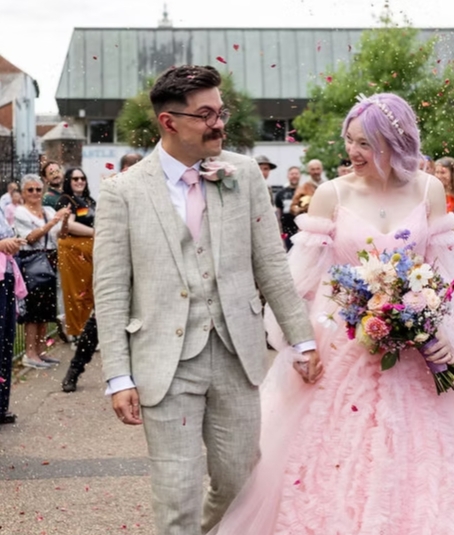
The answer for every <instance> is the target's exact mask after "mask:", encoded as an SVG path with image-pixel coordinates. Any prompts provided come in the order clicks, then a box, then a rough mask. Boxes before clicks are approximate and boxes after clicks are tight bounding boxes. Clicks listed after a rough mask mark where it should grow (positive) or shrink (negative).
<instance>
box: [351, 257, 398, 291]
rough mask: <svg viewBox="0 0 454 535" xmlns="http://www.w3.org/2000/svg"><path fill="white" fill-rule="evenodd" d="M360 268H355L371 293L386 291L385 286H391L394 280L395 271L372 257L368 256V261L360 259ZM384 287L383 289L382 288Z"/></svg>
mask: <svg viewBox="0 0 454 535" xmlns="http://www.w3.org/2000/svg"><path fill="white" fill-rule="evenodd" d="M360 262H361V266H358V267H357V268H356V270H357V272H358V273H359V275H360V277H362V278H363V279H364V280H365V282H367V284H368V285H369V289H370V291H371V292H372V293H377V292H379V291H380V290H381V291H386V286H389V285H391V284H392V283H393V282H394V281H395V280H396V270H395V268H394V266H393V265H392V264H390V263H383V262H382V261H381V260H380V259H379V258H377V257H376V256H374V255H369V259H368V260H366V259H365V258H360ZM384 287H385V288H384Z"/></svg>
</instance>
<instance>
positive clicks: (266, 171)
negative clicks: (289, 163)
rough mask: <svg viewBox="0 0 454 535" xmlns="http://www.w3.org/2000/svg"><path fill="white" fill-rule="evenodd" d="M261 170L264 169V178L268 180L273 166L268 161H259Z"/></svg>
mask: <svg viewBox="0 0 454 535" xmlns="http://www.w3.org/2000/svg"><path fill="white" fill-rule="evenodd" d="M259 167H260V170H261V171H262V175H263V178H264V179H265V180H266V179H267V178H268V177H269V175H270V171H271V167H270V166H269V164H267V163H259Z"/></svg>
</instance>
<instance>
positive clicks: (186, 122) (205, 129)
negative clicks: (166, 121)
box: [170, 87, 224, 162]
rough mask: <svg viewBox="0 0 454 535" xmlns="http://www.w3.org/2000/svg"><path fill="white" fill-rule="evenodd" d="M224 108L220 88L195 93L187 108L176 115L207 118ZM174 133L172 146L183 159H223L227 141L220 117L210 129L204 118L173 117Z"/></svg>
mask: <svg viewBox="0 0 454 535" xmlns="http://www.w3.org/2000/svg"><path fill="white" fill-rule="evenodd" d="M222 108H223V103H222V100H221V95H220V93H219V89H218V88H217V87H213V88H210V89H201V90H198V91H193V92H191V93H189V94H188V96H187V106H186V107H184V108H181V109H180V108H178V109H175V110H174V111H178V112H182V113H190V114H193V115H201V116H206V115H207V114H209V113H214V114H218V113H219V112H220V111H221V110H222ZM170 116H171V126H172V127H173V129H174V132H173V134H172V136H171V139H170V141H171V143H172V144H173V145H174V146H175V148H176V149H177V152H179V153H180V154H181V155H182V156H187V157H188V158H189V159H190V160H193V161H194V162H195V161H198V160H202V159H204V158H208V157H213V156H219V154H220V153H221V150H222V141H223V139H224V123H223V122H222V121H221V119H220V118H219V117H218V118H217V119H216V122H215V123H214V124H213V125H212V126H211V127H210V126H207V124H206V122H205V120H204V119H202V118H198V117H188V116H184V115H177V114H174V115H172V114H170Z"/></svg>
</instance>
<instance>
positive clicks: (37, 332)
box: [14, 175, 70, 369]
mask: <svg viewBox="0 0 454 535" xmlns="http://www.w3.org/2000/svg"><path fill="white" fill-rule="evenodd" d="M21 191H22V197H23V200H24V204H23V205H21V206H18V207H17V210H16V212H15V214H14V229H15V231H16V234H17V236H18V237H20V238H23V239H25V240H26V243H24V244H23V245H22V247H21V250H20V252H19V258H20V259H21V258H25V257H27V256H30V255H33V254H35V253H36V252H38V251H44V252H45V253H46V256H47V259H48V260H49V262H50V264H51V266H52V267H53V268H54V270H56V267H57V239H58V237H59V236H62V235H65V234H66V232H67V228H68V216H69V213H70V211H69V209H68V208H67V207H64V208H61V209H60V210H58V211H57V212H56V211H55V210H54V209H53V208H52V207H50V206H43V204H42V198H43V182H42V181H41V179H40V178H39V176H37V175H25V176H24V177H23V178H22V180H21ZM25 283H26V285H27V290H28V295H27V297H26V298H25V311H23V312H21V314H20V316H19V318H18V321H19V323H24V324H25V355H24V356H23V358H22V364H23V365H24V366H26V367H29V368H36V369H42V368H49V367H50V366H51V365H52V364H58V362H59V361H58V360H57V359H54V358H51V357H48V356H46V324H47V323H49V322H54V321H55V319H56V313H57V310H56V277H54V278H53V280H51V281H48V282H46V283H42V282H40V283H39V284H37V285H36V286H35V285H34V284H33V283H32V281H30V279H29V278H28V277H25ZM32 284H33V288H32V287H31V286H32Z"/></svg>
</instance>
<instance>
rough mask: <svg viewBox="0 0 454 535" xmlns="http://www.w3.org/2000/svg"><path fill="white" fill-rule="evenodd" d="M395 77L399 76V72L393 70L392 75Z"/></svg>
mask: <svg viewBox="0 0 454 535" xmlns="http://www.w3.org/2000/svg"><path fill="white" fill-rule="evenodd" d="M391 76H392V77H393V78H397V77H398V76H399V75H398V73H397V72H393V73H392V75H391Z"/></svg>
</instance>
